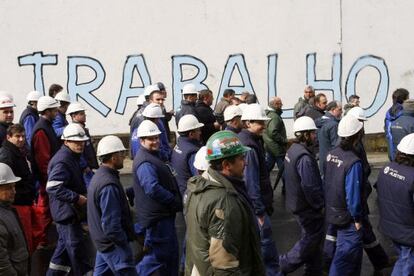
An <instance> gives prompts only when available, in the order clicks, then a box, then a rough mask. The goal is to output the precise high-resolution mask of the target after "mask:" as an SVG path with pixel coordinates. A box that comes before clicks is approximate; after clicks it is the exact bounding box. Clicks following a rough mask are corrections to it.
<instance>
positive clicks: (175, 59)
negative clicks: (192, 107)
mask: <svg viewBox="0 0 414 276" xmlns="http://www.w3.org/2000/svg"><path fill="white" fill-rule="evenodd" d="M171 59H172V78H173V83H172V89H173V107H174V109H175V110H176V109H177V108H178V107H179V106H180V102H181V90H182V89H183V86H184V85H186V84H187V83H193V84H194V85H195V86H196V87H197V90H199V91H200V90H203V89H208V87H207V86H206V85H205V84H204V83H203V81H205V80H206V78H207V74H208V69H207V66H206V65H205V64H204V62H203V61H202V60H200V59H198V58H196V57H193V56H190V55H177V56H172V57H171ZM183 65H190V66H193V67H195V68H197V73H196V74H195V76H194V77H193V78H192V79H188V80H183V68H182V67H183Z"/></svg>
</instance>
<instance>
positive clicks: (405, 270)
mask: <svg viewBox="0 0 414 276" xmlns="http://www.w3.org/2000/svg"><path fill="white" fill-rule="evenodd" d="M166 97H167V91H166V89H165V86H164V85H163V84H162V83H155V84H152V85H149V86H147V87H145V91H144V94H143V95H141V96H139V97H138V99H137V109H136V111H135V112H134V113H133V114H132V116H131V118H130V120H129V126H130V136H129V138H130V145H129V146H130V152H129V154H128V152H127V149H126V148H125V146H124V144H123V143H122V141H121V139H120V138H119V137H117V136H115V135H107V136H105V137H103V138H102V139H100V141H99V142H98V144H97V146H96V147H95V146H94V145H93V143H92V139H91V135H90V133H89V130H88V128H87V127H86V121H87V120H86V112H85V111H86V109H85V107H84V106H83V105H82V104H81V103H80V102H77V101H74V100H73V99H71V98H70V96H69V95H68V94H67V93H66V92H65V91H64V90H63V88H62V87H61V86H60V85H57V84H54V85H52V86H51V87H50V88H49V95H47V96H44V95H43V94H42V93H40V92H38V91H32V92H30V93H28V94H27V104H28V105H27V108H26V109H25V110H24V111H23V112H22V114H21V116H20V119H19V122H18V123H13V122H14V118H15V117H14V108H15V104H14V102H13V96H12V95H11V94H9V93H6V92H0V145H1V147H0V275H28V274H30V260H31V256H33V254H34V253H35V252H36V251H38V250H54V251H53V255H52V257H51V259H50V262H49V266H48V270H47V273H46V274H47V275H88V274H92V273H93V275H162V276H163V275H171V276H177V275H188V276H190V275H191V276H193V275H233V274H234V275H268V276H270V275H287V274H289V273H292V272H294V271H296V270H297V269H299V268H300V267H303V271H304V274H305V275H339V276H343V275H352V276H354V275H360V273H361V265H362V258H363V251H365V252H366V254H367V256H368V258H369V261H370V262H371V263H372V266H373V268H374V274H375V275H384V274H382V273H383V271H384V269H386V268H390V267H393V274H392V275H413V274H414V100H411V99H409V92H408V91H407V90H406V89H402V88H400V89H397V90H396V91H394V93H393V95H392V98H393V105H392V107H391V108H390V109H389V110H388V111H387V113H386V118H385V126H384V130H385V137H386V140H387V142H388V155H389V159H390V162H389V163H388V164H386V165H385V166H384V168H383V169H382V170H381V171H380V172H379V176H378V179H377V181H376V182H375V183H370V180H369V176H370V174H371V166H370V164H369V162H368V158H367V153H366V151H365V146H364V124H365V122H366V121H367V120H369V119H368V118H367V116H366V115H365V113H364V109H363V108H361V107H360V106H359V104H360V98H359V97H358V96H357V95H352V96H350V97H349V99H348V103H347V104H345V105H342V103H341V102H339V101H335V100H332V101H330V102H328V98H327V96H326V95H325V94H323V93H319V94H316V95H315V90H314V89H313V87H311V86H306V87H305V90H304V95H303V97H301V98H299V100H298V102H297V104H296V105H295V107H294V111H293V112H294V122H293V133H292V134H293V136H294V138H293V139H291V140H290V141H289V140H288V138H287V132H286V128H285V123H284V120H283V118H282V113H283V111H282V106H283V103H282V99H281V98H280V97H274V98H271V99H270V101H269V103H268V105H267V106H266V107H264V106H263V105H260V104H259V103H258V100H257V98H256V96H255V95H254V94H251V93H249V92H245V93H242V94H241V95H235V92H234V91H233V90H232V89H227V90H225V91H224V93H223V98H221V99H220V100H219V101H218V102H217V104H216V106H215V108H214V109H212V108H211V106H212V104H213V100H214V96H213V92H212V91H210V90H207V89H206V90H201V91H198V90H197V89H196V86H195V85H193V84H186V85H185V86H184V87H183V89H182V97H183V98H182V101H181V105H180V108H179V109H178V110H176V111H167V109H166V106H165V105H164V103H165V100H166ZM343 113H344V114H343ZM173 117H175V122H176V133H177V135H176V138H175V139H173V138H174V137H173V132H172V131H171V130H170V120H171V119H172V118H173ZM171 123H172V122H171ZM128 155H129V156H130V158H131V159H132V160H133V164H132V175H133V185H132V186H131V187H128V188H126V189H125V188H124V186H123V185H122V183H121V181H120V176H119V171H120V170H121V169H122V168H123V166H124V160H125V158H126V157H127V156H128ZM275 166H276V167H277V177H276V180H275V182H274V183H271V180H270V172H271V171H272V170H273V169H274V168H275ZM279 182H281V183H282V185H283V186H282V193H283V194H284V196H285V201H286V207H287V209H288V210H289V211H290V212H292V214H293V216H294V218H295V219H296V221H297V224H298V225H299V227H300V230H301V231H300V238H299V240H298V241H297V242H296V243H295V244H294V245H293V247H292V248H291V249H290V250H289V251H287V252H278V250H277V244H276V243H275V241H274V239H273V236H275V235H278V233H274V232H273V231H272V225H271V222H270V218H271V216H272V215H273V213H274V209H273V208H274V204H273V193H274V190H275V188H276V186H277V185H278V183H279ZM374 190H375V191H376V193H377V197H378V206H379V211H380V221H379V230H380V231H381V232H382V233H383V234H384V235H385V236H387V237H388V238H389V239H390V240H392V242H393V243H394V246H395V248H396V252H397V253H398V256H397V258H393V256H388V255H387V253H386V252H385V250H384V249H383V247H382V246H381V244H380V242H379V240H378V239H377V237H376V236H375V234H374V231H373V227H377V225H371V223H370V220H369V207H368V197H369V196H370V194H371V193H372V192H373V191H374ZM178 216H182V218H183V219H184V221H185V235H184V236H185V237H184V240H182V241H178V239H177V232H176V219H177V217H178ZM51 226H55V227H56V231H57V239H56V240H57V242H54V241H52V240H50V231H49V229H50V227H51ZM86 239H90V240H92V242H93V245H94V247H95V248H94V252H96V255H95V256H89V255H88V254H89V253H88V252H90V250H88V248H86V246H87V243H86V242H85V241H86ZM180 244H182V247H181V248H179V245H180ZM180 253H181V254H180Z"/></svg>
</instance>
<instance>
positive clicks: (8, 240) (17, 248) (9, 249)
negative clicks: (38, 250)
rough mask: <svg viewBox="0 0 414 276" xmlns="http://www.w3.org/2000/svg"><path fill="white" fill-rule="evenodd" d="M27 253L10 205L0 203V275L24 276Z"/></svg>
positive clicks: (27, 258)
mask: <svg viewBox="0 0 414 276" xmlns="http://www.w3.org/2000/svg"><path fill="white" fill-rule="evenodd" d="M28 265H29V252H28V250H27V244H26V240H25V237H24V233H23V228H22V225H21V224H20V220H19V218H18V215H17V212H16V210H15V209H14V208H13V207H11V206H10V203H7V202H3V201H2V202H0V275H17V276H26V275H27V273H28V268H29V266H28Z"/></svg>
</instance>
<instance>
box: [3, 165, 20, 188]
mask: <svg viewBox="0 0 414 276" xmlns="http://www.w3.org/2000/svg"><path fill="white" fill-rule="evenodd" d="M20 179H21V178H20V177H17V176H15V175H14V173H13V171H12V169H11V168H10V167H9V165H7V164H4V163H0V185H4V184H10V183H16V182H18V181H20Z"/></svg>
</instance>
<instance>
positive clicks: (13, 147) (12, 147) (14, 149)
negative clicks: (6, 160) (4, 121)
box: [2, 139, 21, 155]
mask: <svg viewBox="0 0 414 276" xmlns="http://www.w3.org/2000/svg"><path fill="white" fill-rule="evenodd" d="M2 146H3V147H5V148H8V149H10V150H11V151H12V153H13V154H17V155H21V151H20V149H19V148H18V147H17V146H16V145H15V144H13V143H11V142H9V141H8V140H7V139H5V140H4V141H3V144H2Z"/></svg>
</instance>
